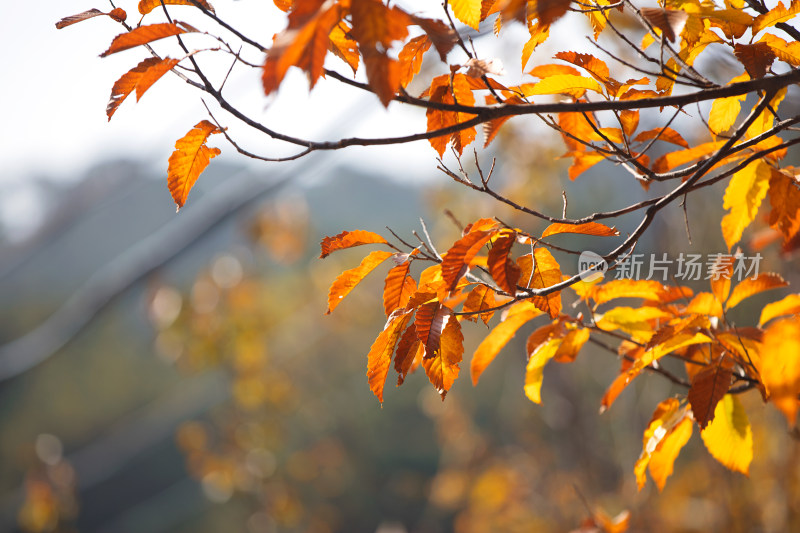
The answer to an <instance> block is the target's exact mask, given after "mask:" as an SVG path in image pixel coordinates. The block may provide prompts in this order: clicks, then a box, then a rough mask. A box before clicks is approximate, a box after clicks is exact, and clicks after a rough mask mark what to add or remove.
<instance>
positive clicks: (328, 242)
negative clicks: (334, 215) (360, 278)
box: [319, 229, 387, 259]
mask: <svg viewBox="0 0 800 533" xmlns="http://www.w3.org/2000/svg"><path fill="white" fill-rule="evenodd" d="M362 244H387V243H386V239H384V238H383V237H381V236H380V235H378V234H377V233H373V232H371V231H365V230H361V229H357V230H354V231H343V232H341V233H340V234H339V235H335V236H333V237H325V238H324V239H322V242H321V243H320V248H321V249H322V252H321V253H320V254H319V258H320V259H324V258H326V257H328V256H329V255H330V254H332V253H333V252H335V251H336V250H344V249H345V248H352V247H353V246H361V245H362Z"/></svg>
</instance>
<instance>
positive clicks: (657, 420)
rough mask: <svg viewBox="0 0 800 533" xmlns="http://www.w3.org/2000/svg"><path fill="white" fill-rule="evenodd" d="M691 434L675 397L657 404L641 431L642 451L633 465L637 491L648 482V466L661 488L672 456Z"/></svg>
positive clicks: (685, 416)
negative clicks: (642, 433)
mask: <svg viewBox="0 0 800 533" xmlns="http://www.w3.org/2000/svg"><path fill="white" fill-rule="evenodd" d="M691 436H692V420H691V418H689V417H688V416H687V410H686V408H685V407H681V405H680V402H679V401H678V400H677V399H675V398H668V399H666V400H664V401H663V402H661V403H660V404H658V407H656V410H655V412H654V413H653V417H652V418H651V419H650V424H648V426H647V429H645V431H644V436H643V437H642V453H641V455H640V456H639V460H638V461H636V465H634V468H633V471H634V474H635V475H636V484H637V486H638V487H639V490H642V488H643V487H644V485H645V483H646V482H647V478H646V477H645V472H646V471H647V470H648V469H649V470H650V477H652V478H653V481H654V482H655V484H656V486H657V487H658V490H663V488H664V485H665V484H666V482H667V478H668V477H669V476H670V475H671V474H672V469H673V465H674V463H675V459H676V458H677V457H678V454H679V453H680V451H681V449H682V448H683V446H684V445H685V444H686V443H687V442H688V441H689V438H690V437H691Z"/></svg>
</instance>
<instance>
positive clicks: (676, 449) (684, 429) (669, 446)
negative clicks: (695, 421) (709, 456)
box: [649, 417, 693, 490]
mask: <svg viewBox="0 0 800 533" xmlns="http://www.w3.org/2000/svg"><path fill="white" fill-rule="evenodd" d="M692 429H693V426H692V420H691V419H690V418H688V417H686V418H683V419H682V420H681V421H680V422H678V424H677V425H676V426H675V427H674V428H672V430H671V431H670V432H669V433H668V434H667V435H666V436H665V437H664V438H663V439H662V440H661V442H660V443H659V445H658V448H656V450H655V451H654V452H653V453H652V455H651V456H650V464H649V467H650V477H652V478H653V482H655V484H656V486H657V487H658V490H664V485H665V484H666V483H667V478H668V477H669V476H670V475H672V468H673V465H674V464H675V459H677V458H678V454H679V453H680V452H681V449H682V448H683V447H684V446H685V445H686V443H687V442H689V438H690V437H691V436H692Z"/></svg>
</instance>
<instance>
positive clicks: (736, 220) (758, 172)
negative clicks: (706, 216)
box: [722, 159, 772, 250]
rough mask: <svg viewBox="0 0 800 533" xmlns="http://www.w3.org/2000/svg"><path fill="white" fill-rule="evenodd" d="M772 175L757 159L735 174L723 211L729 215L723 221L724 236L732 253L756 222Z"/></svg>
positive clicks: (724, 199) (767, 167)
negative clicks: (751, 224)
mask: <svg viewBox="0 0 800 533" xmlns="http://www.w3.org/2000/svg"><path fill="white" fill-rule="evenodd" d="M771 175H772V172H771V171H770V168H769V165H767V164H766V163H765V162H764V161H763V160H762V159H758V160H756V161H753V162H752V163H750V164H749V165H747V166H746V167H744V168H743V169H742V170H740V171H739V172H737V173H736V174H734V175H733V177H732V178H731V181H730V182H729V183H728V188H727V189H725V196H724V198H723V204H722V207H723V208H724V209H728V210H730V212H729V213H728V214H726V215H725V216H724V217H723V218H722V235H723V237H724V238H725V243H726V244H727V245H728V249H729V250H730V249H731V248H732V247H733V245H734V244H736V243H737V242H739V239H741V237H742V233H743V232H744V229H745V228H746V227H747V226H749V225H750V223H751V222H752V221H753V220H755V218H756V213H757V212H758V207H759V206H760V205H761V201H762V200H763V199H764V197H766V195H767V189H768V188H769V179H770V176H771Z"/></svg>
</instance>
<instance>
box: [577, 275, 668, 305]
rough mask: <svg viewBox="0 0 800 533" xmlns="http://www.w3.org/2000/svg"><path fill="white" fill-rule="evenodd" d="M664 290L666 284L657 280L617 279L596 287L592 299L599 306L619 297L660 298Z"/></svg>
mask: <svg viewBox="0 0 800 533" xmlns="http://www.w3.org/2000/svg"><path fill="white" fill-rule="evenodd" d="M664 292H665V289H664V286H663V285H661V283H659V282H657V281H655V280H647V279H615V280H611V281H608V282H606V283H604V284H602V285H600V286H598V287H596V288H595V290H594V292H593V294H592V299H593V300H594V302H595V307H597V306H600V305H602V304H604V303H607V302H610V301H611V300H615V299H617V298H644V299H645V300H659V299H660V298H661V297H662V296H663V295H664Z"/></svg>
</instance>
